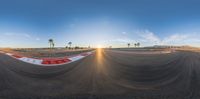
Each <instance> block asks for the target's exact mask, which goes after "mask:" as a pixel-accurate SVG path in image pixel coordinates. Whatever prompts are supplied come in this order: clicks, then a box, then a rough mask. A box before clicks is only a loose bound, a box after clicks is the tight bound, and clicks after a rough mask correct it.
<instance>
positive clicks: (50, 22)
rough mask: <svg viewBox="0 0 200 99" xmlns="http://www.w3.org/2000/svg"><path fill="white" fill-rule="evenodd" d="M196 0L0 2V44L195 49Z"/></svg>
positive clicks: (198, 32) (199, 18)
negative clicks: (183, 47) (174, 46)
mask: <svg viewBox="0 0 200 99" xmlns="http://www.w3.org/2000/svg"><path fill="white" fill-rule="evenodd" d="M199 5H200V0H0V47H48V46H49V44H48V39H50V38H52V39H53V40H54V42H55V46H56V47H65V46H67V44H68V42H72V46H84V47H88V46H91V47H97V46H102V47H108V46H112V47H127V43H130V44H131V46H134V43H137V42H140V43H141V46H152V45H191V46H197V47H200V28H199V27H200V10H199V9H200V6H199Z"/></svg>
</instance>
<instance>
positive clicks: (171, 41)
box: [111, 30, 200, 46]
mask: <svg viewBox="0 0 200 99" xmlns="http://www.w3.org/2000/svg"><path fill="white" fill-rule="evenodd" d="M199 38H200V35H198V33H175V34H173V33H172V34H171V35H168V36H166V37H159V36H157V35H156V33H154V32H151V31H149V30H139V31H135V32H134V33H132V34H131V35H129V34H128V35H125V36H124V37H119V38H116V39H113V40H111V42H118V43H121V44H122V43H123V44H124V45H125V43H136V42H141V44H142V45H143V46H152V45H194V46H197V45H198V46H200V39H199Z"/></svg>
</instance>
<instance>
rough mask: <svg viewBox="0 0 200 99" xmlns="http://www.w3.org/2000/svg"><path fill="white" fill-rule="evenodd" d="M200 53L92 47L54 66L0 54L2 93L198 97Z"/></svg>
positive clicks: (113, 98) (52, 97)
mask: <svg viewBox="0 0 200 99" xmlns="http://www.w3.org/2000/svg"><path fill="white" fill-rule="evenodd" d="M199 60H200V54H199V53H194V52H183V51H181V52H175V53H170V54H148V55H145V54H135V53H132V54H131V53H130V52H125V51H112V50H103V49H98V50H96V52H95V53H94V54H92V55H90V56H87V57H86V58H84V59H82V60H79V61H76V62H73V63H70V64H65V65H60V66H51V67H48V66H46V67H45V66H36V65H32V64H28V63H24V62H21V61H18V60H16V59H14V58H11V57H9V56H7V55H4V54H0V79H1V80H0V96H1V98H3V99H9V98H10V99H12V98H18V99H30V98H33V99H35V98H37V99H66V98H67V99H68V98H73V99H74V98H75V99H77V98H80V99H87V98H90V99H93V98H95V99H96V98H98V99H105V98H107V99H126V98H127V99H199V98H200V97H199V96H198V95H199V94H200V61H199Z"/></svg>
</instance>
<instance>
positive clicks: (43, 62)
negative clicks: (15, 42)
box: [5, 51, 93, 66]
mask: <svg viewBox="0 0 200 99" xmlns="http://www.w3.org/2000/svg"><path fill="white" fill-rule="evenodd" d="M92 53H93V51H92V52H85V53H81V54H78V55H75V56H72V57H68V58H67V57H62V58H43V59H35V58H28V57H23V56H19V55H15V54H12V53H5V54H6V55H8V56H11V57H13V58H15V59H18V60H20V61H23V62H26V63H30V64H35V65H40V66H56V65H62V64H68V63H71V62H74V61H77V60H80V59H82V58H84V57H86V56H88V55H91V54H92Z"/></svg>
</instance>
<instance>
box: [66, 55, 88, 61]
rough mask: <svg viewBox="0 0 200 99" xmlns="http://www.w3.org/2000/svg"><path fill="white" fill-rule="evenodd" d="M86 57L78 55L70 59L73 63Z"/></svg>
mask: <svg viewBox="0 0 200 99" xmlns="http://www.w3.org/2000/svg"><path fill="white" fill-rule="evenodd" d="M84 57H85V56H81V55H78V56H74V57H70V58H68V59H69V60H71V61H77V60H79V59H82V58H84Z"/></svg>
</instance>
